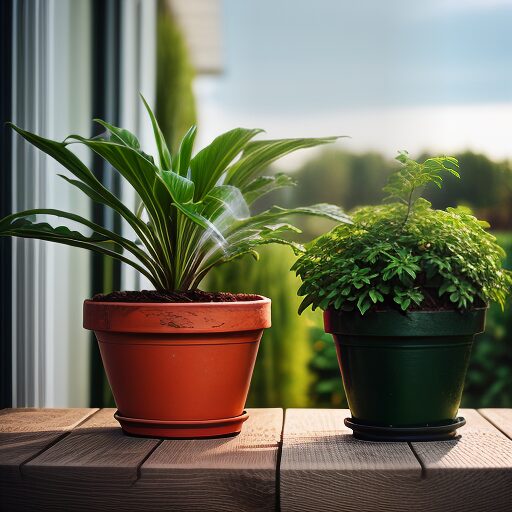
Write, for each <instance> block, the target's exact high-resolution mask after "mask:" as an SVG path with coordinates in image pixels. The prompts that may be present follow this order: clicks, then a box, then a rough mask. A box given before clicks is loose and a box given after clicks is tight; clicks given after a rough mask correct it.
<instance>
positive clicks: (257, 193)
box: [242, 173, 297, 204]
mask: <svg viewBox="0 0 512 512" xmlns="http://www.w3.org/2000/svg"><path fill="white" fill-rule="evenodd" d="M296 184H297V181H296V180H294V179H293V178H292V177H291V176H288V175H286V174H283V173H278V174H276V175H275V176H259V177H258V178H255V179H254V180H252V181H251V182H250V183H249V184H248V185H246V186H245V187H243V188H242V193H243V195H244V198H245V200H246V201H247V203H248V204H252V203H254V201H256V200H257V199H259V198H260V197H263V196H264V195H265V194H268V193H269V192H273V191H274V190H277V189H279V188H283V187H292V186H295V185H296Z"/></svg>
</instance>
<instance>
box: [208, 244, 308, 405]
mask: <svg viewBox="0 0 512 512" xmlns="http://www.w3.org/2000/svg"><path fill="white" fill-rule="evenodd" d="M259 252H260V254H261V258H260V261H259V262H257V263H256V262H255V261H254V260H253V259H252V258H251V257H244V258H242V259H240V260H238V261H234V262H231V263H229V264H228V265H223V266H221V267H219V268H216V269H214V270H213V272H212V273H211V274H210V275H209V276H208V282H207V283H206V284H207V288H208V289H209V290H217V291H229V292H234V293H258V294H261V295H264V296H266V297H269V298H270V299H272V327H271V328H270V329H267V330H266V331H265V332H264V334H263V339H262V342H261V344H260V349H259V354H258V359H257V361H256V367H255V369H254V375H253V378H252V382H251V389H250V392H249V398H248V402H247V405H248V406H249V407H307V406H309V405H311V402H310V398H309V390H310V384H311V373H310V371H309V369H308V364H309V362H310V360H311V357H312V350H311V345H310V341H309V329H310V327H311V325H312V314H310V315H308V314H306V315H302V316H300V317H299V315H298V314H297V309H298V307H299V304H300V298H299V297H297V293H296V292H297V289H298V287H299V286H300V282H299V279H298V278H297V277H295V275H294V274H293V273H292V272H290V267H291V266H292V264H293V262H294V261H295V256H294V254H293V252H292V251H291V250H290V249H289V248H288V247H284V246H280V245H276V246H268V247H264V248H262V249H261V250H260V251H259Z"/></svg>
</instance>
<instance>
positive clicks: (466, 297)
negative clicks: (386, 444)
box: [293, 152, 512, 440]
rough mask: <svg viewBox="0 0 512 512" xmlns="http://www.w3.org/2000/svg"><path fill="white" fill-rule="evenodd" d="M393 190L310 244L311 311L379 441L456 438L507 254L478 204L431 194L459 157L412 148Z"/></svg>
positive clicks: (306, 285)
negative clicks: (424, 155) (471, 365)
mask: <svg viewBox="0 0 512 512" xmlns="http://www.w3.org/2000/svg"><path fill="white" fill-rule="evenodd" d="M397 160H398V161H399V162H400V164H401V167H400V169H399V170H397V171H396V172H395V173H393V174H392V175H391V176H390V178H389V181H388V184H387V186H386V187H385V188H384V191H385V192H386V193H387V195H388V197H387V200H388V201H390V202H388V203H386V204H382V205H379V206H365V207H361V208H357V209H356V210H355V211H354V212H353V213H352V221H353V224H342V225H340V226H339V227H336V228H335V229H333V230H332V231H331V232H330V233H328V234H326V235H324V236H322V237H320V238H319V239H317V240H316V241H314V242H313V243H312V244H311V246H309V247H308V249H307V252H306V253H305V254H303V255H302V256H301V257H300V258H299V259H298V260H297V262H296V263H295V265H294V267H293V269H294V270H295V271H296V272H297V274H298V275H299V276H300V277H301V278H302V281H303V284H302V286H301V287H300V289H299V295H302V296H305V298H304V300H303V302H302V304H301V307H300V311H302V310H304V309H305V308H306V307H308V306H309V305H311V306H312V307H313V308H317V307H319V308H321V309H323V310H324V325H325V330H326V332H328V333H331V334H332V335H333V338H334V341H335V344H336V349H337V355H338V362H339V365H340V369H341V373H342V378H343V383H344V387H345V392H346V396H347V400H348V404H349V407H350V411H351V413H352V418H347V419H346V420H345V423H346V424H347V425H348V426H349V427H350V428H351V429H353V431H354V434H355V436H356V437H358V438H361V439H369V440H430V439H447V438H451V437H453V436H454V435H455V432H456V429H457V427H459V426H461V425H462V424H464V419H463V418H458V417H457V412H458V408H459V405H460V400H461V396H462V390H463V386H464V379H465V374H466V370H467V367H468V362H469V358H470V352H471V346H472V343H473V338H474V337H475V335H476V334H478V333H480V332H482V331H483V330H484V322H485V313H486V308H487V305H488V303H489V302H491V301H497V302H499V303H500V304H502V305H503V302H504V300H505V298H506V295H507V294H508V293H509V291H510V287H511V284H512V277H511V273H510V272H508V271H506V270H504V269H503V268H502V259H503V257H504V256H505V254H504V251H503V250H502V249H501V248H500V247H499V246H498V245H497V243H496V241H495V238H494V237H493V236H492V235H491V234H490V233H488V232H487V231H486V228H488V227H489V226H488V224H487V223H486V222H483V221H479V220H477V219H476V218H475V217H474V216H473V215H472V214H471V212H470V210H469V209H468V208H461V207H459V208H448V209H446V210H436V209H433V208H432V207H431V204H430V203H429V202H428V201H427V200H426V199H424V198H422V197H421V193H422V191H423V190H424V188H425V186H426V185H428V184H429V183H434V184H435V185H437V186H439V187H441V183H442V178H443V175H444V174H446V173H451V174H453V175H454V176H456V177H459V174H458V172H457V169H458V162H457V160H456V159H454V158H451V157H439V158H429V159H428V160H426V161H424V162H423V163H418V162H415V161H414V160H412V159H411V158H409V156H408V154H407V153H406V152H402V153H400V154H399V156H398V157H397Z"/></svg>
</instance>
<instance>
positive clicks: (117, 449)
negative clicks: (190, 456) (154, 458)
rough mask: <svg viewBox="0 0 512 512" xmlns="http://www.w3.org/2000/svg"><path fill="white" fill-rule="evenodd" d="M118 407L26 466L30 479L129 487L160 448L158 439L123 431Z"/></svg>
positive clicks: (23, 469) (71, 483)
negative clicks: (118, 418)
mask: <svg viewBox="0 0 512 512" xmlns="http://www.w3.org/2000/svg"><path fill="white" fill-rule="evenodd" d="M114 413H115V409H102V410H101V411H99V412H97V413H96V414H95V415H94V416H92V418H90V419H88V420H87V421H86V422H85V423H83V424H82V425H80V426H79V427H77V428H75V429H74V430H73V432H71V434H69V435H68V436H67V437H66V438H64V439H63V440H62V441H60V442H58V443H57V444H55V445H54V446H52V447H51V448H49V449H48V450H46V451H45V452H43V453H42V454H41V455H39V456H38V457H36V458H34V459H33V460H31V461H30V462H29V463H28V464H25V465H24V466H23V467H22V474H23V476H24V477H27V478H34V479H41V480H55V481H59V482H60V483H61V484H62V485H64V484H67V483H69V484H70V485H74V484H75V481H80V483H81V484H82V485H89V484H91V485H100V486H101V485H111V484H113V483H117V484H120V485H124V486H126V487H129V486H130V485H131V484H133V483H134V482H135V481H136V480H137V471H138V468H139V466H140V464H141V463H142V461H143V460H144V459H145V458H146V457H147V456H148V455H149V453H150V452H151V451H152V450H153V449H154V448H156V446H157V445H158V443H159V442H160V441H159V440H158V439H149V438H146V439H145V438H136V437H130V436H126V435H124V434H123V432H122V430H121V428H120V427H119V423H118V422H117V421H116V420H115V419H114Z"/></svg>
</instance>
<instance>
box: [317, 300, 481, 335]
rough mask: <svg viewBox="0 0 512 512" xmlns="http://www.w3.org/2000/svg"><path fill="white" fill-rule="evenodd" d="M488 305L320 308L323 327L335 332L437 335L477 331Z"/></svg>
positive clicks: (474, 332)
mask: <svg viewBox="0 0 512 512" xmlns="http://www.w3.org/2000/svg"><path fill="white" fill-rule="evenodd" d="M487 309H488V306H485V307H478V308H472V309H468V310H435V311H428V310H423V311H422V310H419V311H406V312H401V311H397V310H394V309H393V310H386V311H371V312H369V313H367V314H365V315H361V314H360V312H359V311H340V310H334V309H327V310H326V311H324V326H325V331H326V332H328V333H331V334H335V335H350V336H372V337H389V336H393V337H441V336H464V335H475V334H478V333H481V332H483V331H484V329H485V316H486V311H487Z"/></svg>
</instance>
